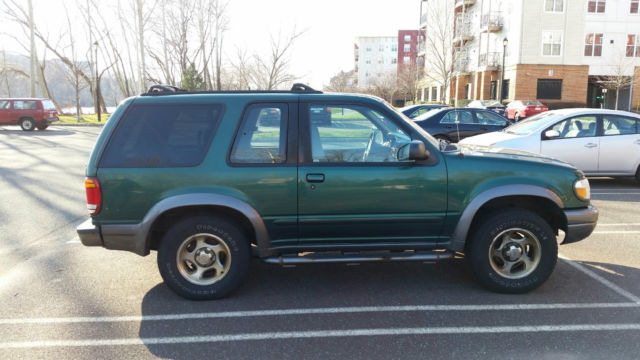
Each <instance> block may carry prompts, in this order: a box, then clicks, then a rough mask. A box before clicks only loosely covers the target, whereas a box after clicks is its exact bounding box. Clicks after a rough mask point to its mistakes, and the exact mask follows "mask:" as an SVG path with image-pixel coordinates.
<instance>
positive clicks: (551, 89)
mask: <svg viewBox="0 0 640 360" xmlns="http://www.w3.org/2000/svg"><path fill="white" fill-rule="evenodd" d="M536 98H537V99H552V100H560V99H562V80H555V79H538V92H537V95H536Z"/></svg>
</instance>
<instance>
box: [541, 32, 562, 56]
mask: <svg viewBox="0 0 640 360" xmlns="http://www.w3.org/2000/svg"><path fill="white" fill-rule="evenodd" d="M548 34H551V43H545V38H546V37H547V36H546V35H548ZM553 35H558V36H559V38H560V41H559V44H560V53H559V54H557V55H556V54H554V53H553V45H557V44H558V43H555V42H553ZM562 40H563V39H562V30H545V31H542V41H541V42H542V48H541V49H540V50H541V51H540V53H541V54H542V56H545V57H558V56H562V51H563V49H562V48H563V46H562V45H563V44H562ZM545 44H551V48H550V49H551V53H550V54H545V53H544V45H545Z"/></svg>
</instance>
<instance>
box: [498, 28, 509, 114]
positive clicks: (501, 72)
mask: <svg viewBox="0 0 640 360" xmlns="http://www.w3.org/2000/svg"><path fill="white" fill-rule="evenodd" d="M508 43H509V40H508V39H507V38H504V39H503V40H502V67H501V71H500V94H499V96H498V99H499V100H500V104H502V100H503V99H502V94H503V91H504V89H503V87H504V59H505V56H506V55H507V44H508Z"/></svg>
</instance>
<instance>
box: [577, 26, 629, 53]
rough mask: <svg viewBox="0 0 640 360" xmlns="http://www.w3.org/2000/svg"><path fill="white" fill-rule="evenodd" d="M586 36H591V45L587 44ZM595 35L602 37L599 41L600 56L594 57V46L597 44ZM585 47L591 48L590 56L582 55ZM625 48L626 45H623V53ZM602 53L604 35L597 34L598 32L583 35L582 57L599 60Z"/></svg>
mask: <svg viewBox="0 0 640 360" xmlns="http://www.w3.org/2000/svg"><path fill="white" fill-rule="evenodd" d="M588 35H593V44H587V36H588ZM597 35H602V37H601V41H600V55H594V54H595V52H596V46H598V43H597V42H596V41H597V40H596V39H597ZM587 45H590V46H591V54H590V55H585V54H584V49H585V48H584V47H586V46H587ZM626 46H627V44H625V51H626ZM603 52H604V33H599V32H588V33H586V34H585V35H584V45H583V48H582V55H583V56H585V57H590V58H593V57H595V58H599V57H602V53H603Z"/></svg>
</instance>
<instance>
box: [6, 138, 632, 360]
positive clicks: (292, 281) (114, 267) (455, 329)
mask: <svg viewBox="0 0 640 360" xmlns="http://www.w3.org/2000/svg"><path fill="white" fill-rule="evenodd" d="M99 131H100V128H99V127H61V126H52V127H51V128H49V129H48V130H46V131H43V132H41V131H34V132H23V131H21V130H20V129H19V128H18V127H11V126H5V127H0V199H1V201H0V219H1V221H0V255H1V256H2V261H1V262H0V303H2V307H0V358H2V359H37V358H48V359H49V358H68V359H70V358H73V359H77V358H91V359H95V358H105V359H115V358H156V357H159V358H177V359H182V358H193V357H198V356H200V357H204V358H218V359H227V358H234V359H249V358H252V359H256V358H260V359H262V358H271V359H300V358H305V359H307V358H309V359H313V358H322V359H326V358H350V359H389V358H402V359H413V358H420V359H424V358H456V359H489V358H491V359H492V358H496V357H506V358H518V359H534V358H535V359H603V358H615V359H637V358H638V357H640V341H638V340H640V285H639V284H640V215H639V210H640V184H638V183H636V182H635V181H634V180H632V179H610V178H602V179H591V184H592V199H593V203H594V204H595V205H596V206H597V207H598V208H599V210H600V220H599V224H598V227H597V228H596V230H595V232H594V233H593V234H592V235H591V236H590V237H589V238H588V239H586V240H584V241H582V242H578V243H575V244H570V245H563V246H561V247H560V257H561V258H560V260H559V261H558V265H557V267H556V269H555V271H554V273H553V275H552V276H551V278H550V279H549V280H548V281H547V282H546V283H545V284H544V285H543V286H542V287H540V288H539V289H537V290H535V291H533V292H531V293H529V294H525V295H501V294H494V293H491V292H488V291H486V290H485V289H484V288H482V287H481V286H480V285H479V284H478V283H477V282H476V280H475V279H474V277H473V274H471V272H470V270H469V268H468V267H467V266H466V264H465V263H464V259H462V258H457V259H454V260H453V261H449V262H443V263H438V264H432V263H390V264H362V265H334V264H330V265H305V266H297V267H280V266H276V265H269V264H266V263H263V262H261V261H259V260H255V261H254V262H253V263H252V268H251V272H250V274H249V278H248V279H247V281H246V282H245V284H244V285H243V286H242V287H241V288H240V290H239V291H237V292H235V293H233V294H232V296H230V297H229V298H226V299H223V300H217V301H206V302H194V301H187V300H184V299H182V298H180V297H178V296H176V295H175V294H173V293H172V292H171V291H170V290H169V289H168V288H167V287H166V286H165V285H164V284H163V283H162V280H161V278H160V276H159V274H158V271H157V268H156V258H155V253H152V254H151V255H150V256H147V257H140V256H138V255H135V254H131V253H125V252H114V251H108V250H105V249H102V248H87V247H84V246H82V245H81V244H80V242H79V240H78V238H77V236H76V233H75V227H76V226H77V225H78V224H79V223H81V222H82V221H83V220H84V219H86V218H87V215H86V209H85V199H84V189H83V187H82V181H83V178H84V166H85V164H86V161H87V160H88V157H89V153H90V151H91V148H92V146H93V143H94V142H95V138H96V136H97V134H98V133H99Z"/></svg>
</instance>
